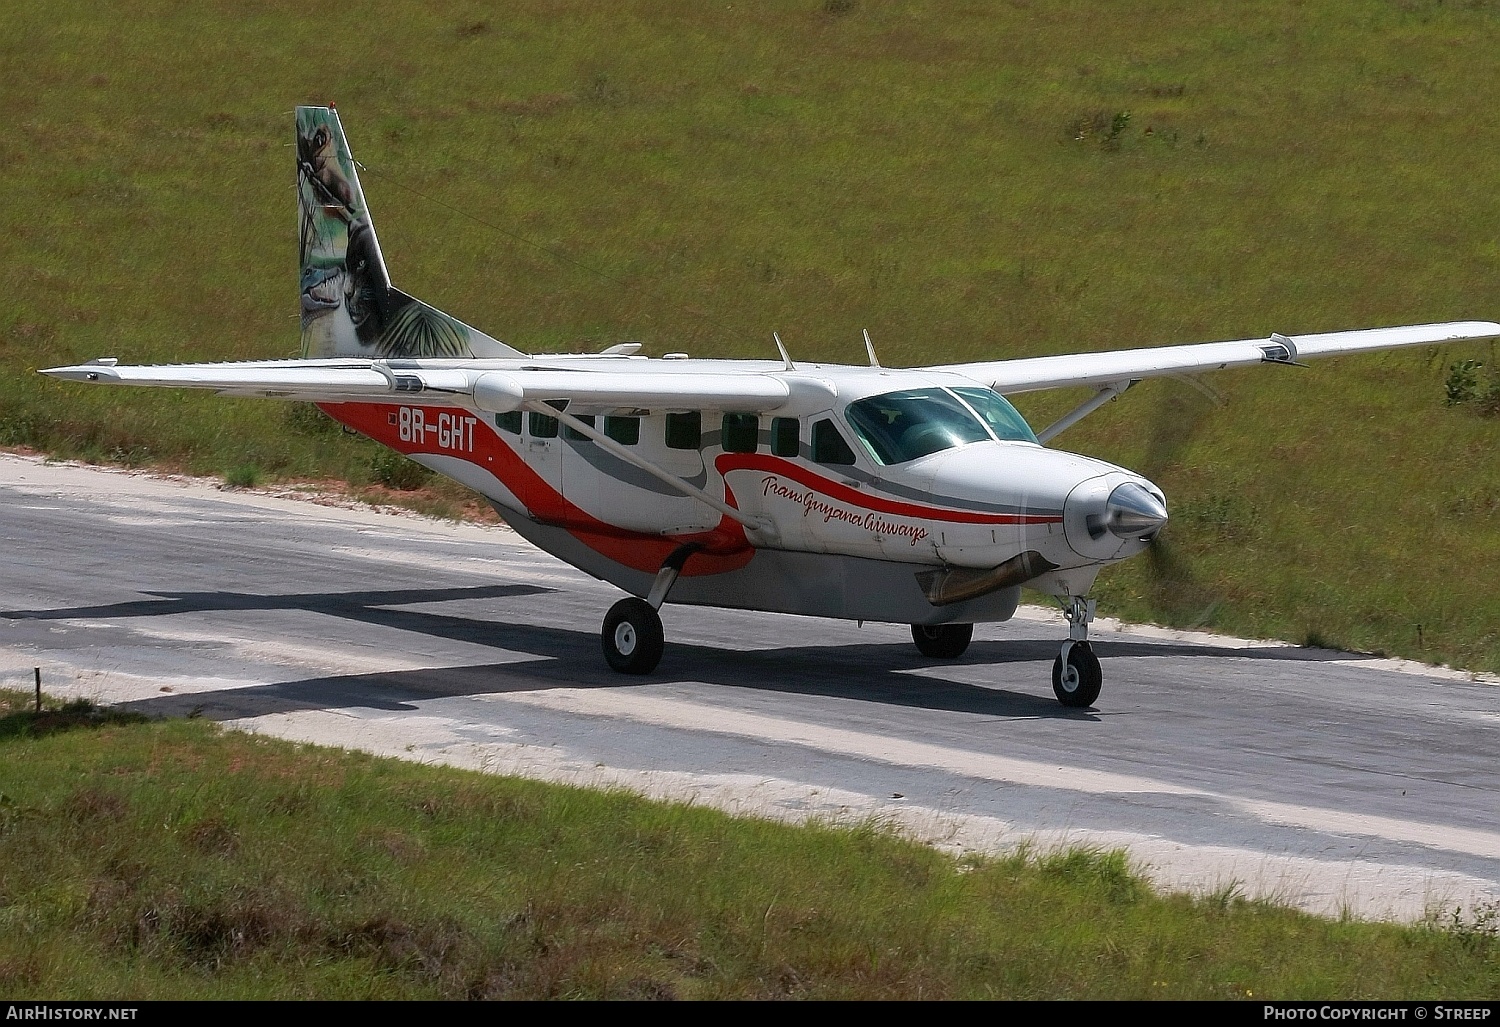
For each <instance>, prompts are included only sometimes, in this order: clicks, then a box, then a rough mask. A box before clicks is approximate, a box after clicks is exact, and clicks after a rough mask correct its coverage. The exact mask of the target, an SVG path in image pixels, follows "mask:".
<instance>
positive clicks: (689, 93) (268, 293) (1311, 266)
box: [0, 0, 1500, 670]
mask: <svg viewBox="0 0 1500 1027" xmlns="http://www.w3.org/2000/svg"><path fill="white" fill-rule="evenodd" d="M1497 30H1500V4H1496V3H1492V2H1482V0H1473V2H1468V3H1443V2H1440V0H1350V2H1348V3H1343V4H1287V3H1281V2H1274V3H1273V2H1249V0H1247V2H1241V3H1233V4H1202V3H1188V2H1185V0H1184V2H1154V3H1153V2H1129V3H1114V4H1097V3H1086V2H1081V0H1079V2H1065V0H1058V2H1046V0H1034V2H1021V0H1017V2H1014V3H993V4H989V3H968V4H939V3H931V4H920V3H906V2H896V0H859V2H856V3H842V2H840V3H828V2H824V0H797V2H784V3H763V4H735V5H702V4H692V3H665V2H657V3H617V4H610V5H598V4H592V3H587V2H582V0H579V2H565V0H525V2H520V0H518V2H515V3H506V4H485V3H480V2H476V0H453V2H435V3H431V4H423V5H408V6H403V7H401V8H399V9H393V8H391V7H389V6H387V5H377V4H369V3H358V2H353V3H348V4H344V5H341V6H340V7H339V8H338V10H337V12H336V13H335V12H333V11H331V10H328V9H324V8H320V7H316V6H310V5H306V4H293V3H277V2H264V3H255V4H230V3H218V4H212V3H204V4H192V5H185V4H180V3H165V2H163V3H151V2H144V0H143V2H140V3H133V4H130V5H105V6H101V5H97V4H86V3H81V2H78V0H46V2H41V0H12V2H10V3H7V4H6V5H4V7H3V9H0V118H3V119H4V120H3V123H4V124H5V126H6V128H5V131H4V132H3V133H0V369H3V372H4V374H3V375H0V444H11V445H28V446H34V447H38V448H41V449H43V450H46V451H49V452H54V453H58V454H62V455H69V456H82V457H85V458H88V459H95V460H111V461H120V462H126V463H137V464H161V465H167V466H173V467H181V468H185V469H188V470H193V471H198V472H212V473H221V474H227V475H230V476H232V477H235V478H236V479H237V480H243V481H251V480H257V479H262V478H266V477H275V478H281V479H298V478H322V477H330V476H331V477H338V478H344V479H347V480H350V481H352V482H354V483H355V484H356V485H360V484H363V483H366V482H370V481H380V480H382V478H383V476H386V475H387V474H388V469H387V470H382V468H381V466H379V465H377V464H376V462H375V461H376V453H375V450H374V449H373V448H372V447H371V446H369V445H368V444H365V443H361V442H358V441H354V440H350V439H348V438H346V437H344V436H341V435H339V434H338V433H337V432H330V431H326V430H322V429H320V428H319V427H317V425H316V422H315V421H311V420H310V419H309V418H307V417H305V416H302V415H299V414H297V413H294V412H290V411H288V410H287V409H286V408H283V407H280V406H277V405H275V404H270V403H260V404H257V403H254V402H251V401H230V400H218V399H213V398H209V397H203V396H194V395H186V394H168V393H163V394H146V393H130V394H126V393H122V392H113V391H107V390H102V389H87V388H82V387H76V386H73V387H69V386H64V385H61V384H57V383H50V382H46V381H43V380H41V379H39V378H38V377H37V376H35V375H33V374H32V373H31V372H32V371H33V370H34V369H35V368H37V367H39V366H46V365H49V364H54V363H62V362H70V361H74V360H81V359H88V358H91V357H95V356H99V355H101V354H112V355H115V356H118V357H120V358H121V359H122V360H126V361H131V362H137V361H150V360H191V359H205V358H248V357H274V356H286V355H289V354H291V353H292V352H294V351H295V349H296V346H297V332H296V321H295V315H296V310H297V307H296V286H295V284H294V278H295V270H294V263H295V259H294V251H295V238H294V231H293V198H292V181H293V172H292V156H291V150H290V149H289V144H290V142H291V138H292V129H291V117H290V113H289V112H290V110H291V108H292V107H293V105H295V104H296V103H298V102H303V101H327V100H334V101H337V102H338V103H339V106H340V110H341V112H342V113H343V115H344V118H345V122H346V125H347V127H348V129H349V132H350V135H351V141H352V143H353V146H354V149H355V152H356V154H357V155H358V156H359V157H360V159H361V160H362V161H363V162H364V163H365V164H366V166H367V168H368V172H367V173H366V174H365V176H364V177H365V186H366V191H367V193H368V195H369V199H370V203H371V206H372V209H373V211H374V215H375V219H376V224H377V225H378V227H379V230H380V232H381V239H382V243H383V247H384V250H385V253H386V255H387V258H388V260H389V262H390V263H391V265H392V269H393V274H394V275H395V277H396V280H397V284H399V285H400V286H402V287H403V288H405V289H406V290H407V291H409V292H413V293H415V294H417V295H420V296H422V297H424V298H426V299H428V300H429V301H431V302H433V303H435V304H437V305H439V306H441V307H444V308H445V309H448V310H450V311H451V312H452V313H454V314H456V315H458V316H460V317H463V318H465V319H466V320H469V321H471V322H472V323H474V324H476V325H478V326H480V327H483V328H484V329H486V330H487V331H489V332H490V333H491V334H494V335H496V336H497V337H500V338H504V339H506V340H507V341H509V342H511V343H513V344H514V345H517V346H519V347H521V348H523V349H527V350H545V349H554V348H561V349H586V348H597V347H600V346H603V345H606V344H609V343H612V342H615V341H619V340H623V339H637V340H641V341H643V342H644V343H645V344H646V347H647V351H648V352H653V353H662V352H666V351H671V350H688V351H690V352H693V353H695V354H701V355H725V356H749V355H761V356H765V355H770V354H771V353H772V352H773V351H772V349H771V344H770V332H771V331H772V330H773V329H777V330H779V331H780V332H781V334H782V337H783V338H784V339H785V340H786V341H787V343H788V345H789V346H790V348H791V350H792V352H793V353H794V355H797V356H802V357H809V358H811V357H818V358H823V359H845V360H851V361H854V360H859V359H862V347H861V344H860V340H859V329H860V328H863V327H868V328H869V329H870V331H871V332H872V334H873V336H874V338H875V340H876V343H877V345H878V347H879V349H880V352H881V355H882V357H883V359H884V360H885V362H887V363H889V364H900V363H907V362H910V363H927V362H933V361H938V360H957V359H966V358H976V357H981V356H988V357H1003V356H1012V355H1016V356H1019V355H1031V354H1040V353H1050V352H1060V351H1066V350H1071V349H1077V348H1089V349H1094V348H1114V347H1124V346H1136V345H1147V344H1155V343H1169V342H1189V341H1200V340H1209V339H1218V338H1240V337H1248V336H1261V335H1266V334H1268V333H1270V332H1272V331H1282V332H1290V333H1296V332H1299V331H1320V330H1332V329H1340V328H1353V327H1364V326H1372V325H1383V324H1397V323H1414V322H1424V321H1439V320H1447V319H1456V318H1470V317H1482V318H1492V317H1494V316H1495V315H1496V314H1497V312H1500V310H1497V308H1500V302H1497V286H1496V283H1497V280H1500V241H1497V236H1496V232H1497V226H1500V152H1497V150H1500V143H1497V140H1500V131H1497V128H1500V125H1497V122H1500V74H1497V72H1500V67H1497V64H1500V49H1497V48H1496V47H1495V45H1494V42H1495V39H1496V35H1497ZM1461 359H1473V360H1478V361H1482V362H1483V363H1484V364H1486V365H1487V366H1485V367H1484V368H1482V369H1480V371H1479V375H1478V388H1479V390H1480V391H1481V392H1483V391H1484V390H1486V389H1488V388H1490V387H1491V381H1492V379H1491V377H1490V376H1491V373H1492V371H1494V370H1496V369H1500V361H1497V359H1496V354H1495V352H1494V349H1493V347H1491V346H1489V345H1488V344H1480V345H1470V346H1467V347H1447V348H1433V349H1430V350H1424V351H1413V352H1404V353H1399V354H1391V355H1383V356H1370V357H1362V358H1346V359H1341V360H1335V361H1323V362H1319V363H1318V364H1317V365H1315V367H1314V368H1313V369H1310V370H1290V369H1282V368H1268V369H1260V370H1257V371H1245V372H1236V373H1229V374H1224V375H1220V376H1216V377H1213V378H1211V379H1210V380H1209V384H1210V385H1211V386H1212V388H1213V389H1214V390H1215V391H1216V392H1217V393H1218V394H1219V396H1220V397H1221V399H1222V401H1223V402H1222V405H1214V404H1212V403H1209V402H1208V401H1207V400H1205V399H1203V398H1202V397H1201V396H1200V395H1199V393H1198V392H1196V391H1194V390H1193V389H1192V388H1189V387H1188V386H1187V385H1184V384H1182V383H1178V382H1175V381H1168V382H1158V383H1151V384H1147V385H1143V386H1141V387H1140V388H1139V389H1137V390H1136V391H1134V392H1132V393H1131V394H1130V395H1129V396H1126V397H1124V398H1122V399H1121V400H1120V401H1118V402H1116V403H1114V404H1111V405H1109V406H1108V407H1107V408H1106V409H1105V410H1103V411H1102V412H1100V413H1099V414H1096V415H1095V416H1094V417H1093V418H1091V419H1090V420H1088V421H1086V422H1084V424H1083V425H1081V426H1080V427H1078V428H1077V429H1075V430H1074V431H1072V432H1070V433H1069V434H1067V435H1064V436H1062V437H1061V439H1060V440H1059V444H1060V445H1065V446H1067V447H1069V448H1076V449H1079V450H1081V451H1084V452H1088V453H1092V454H1096V455H1099V456H1102V457H1105V458H1107V459H1111V460H1116V461H1119V462H1121V463H1124V464H1126V465H1127V466H1133V467H1136V468H1138V469H1140V470H1142V471H1144V472H1146V473H1147V474H1149V475H1151V476H1153V477H1154V478H1155V480H1157V481H1158V482H1160V483H1161V484H1162V485H1163V487H1164V488H1165V489H1166V491H1167V494H1168V498H1169V501H1170V505H1171V507H1172V511H1173V521H1172V524H1171V526H1170V527H1169V529H1168V531H1167V533H1166V536H1165V537H1166V540H1167V543H1168V545H1167V546H1166V547H1165V548H1164V550H1163V552H1162V553H1161V554H1159V558H1158V559H1156V560H1154V561H1148V560H1145V559H1141V560H1137V561H1134V562H1133V563H1130V564H1127V565H1124V566H1122V567H1121V568H1118V569H1116V570H1112V571H1110V572H1108V573H1107V574H1106V575H1105V577H1104V578H1103V579H1102V584H1101V588H1100V595H1101V597H1102V599H1103V604H1102V605H1103V607H1104V608H1105V609H1106V610H1107V611H1108V612H1111V613H1114V614H1118V615H1122V616H1125V617H1128V618H1135V619H1152V620H1165V621H1170V622H1173V623H1178V624H1197V625H1206V626H1211V627H1215V628H1220V629H1225V630H1230V631H1234V632H1236V633H1240V634H1248V635H1256V636H1279V637H1285V638H1291V639H1293V640H1303V639H1309V640H1314V641H1322V642H1324V643H1327V644H1332V645H1341V646H1349V647H1357V648H1362V649H1378V650H1383V651H1386V652H1389V653H1392V654H1398V655H1403V656H1412V657H1417V658H1421V659H1426V660H1432V661H1450V662H1453V663H1455V664H1458V665H1461V666H1465V667H1472V668H1485V669H1491V670H1496V669H1500V626H1497V625H1500V598H1497V596H1496V593H1495V589H1494V583H1495V582H1496V581H1497V580H1500V461H1497V460H1496V459H1495V456H1494V454H1495V453H1496V450H1497V444H1500V419H1497V418H1495V417H1486V416H1483V415H1482V413H1481V406H1482V404H1480V403H1477V402H1475V403H1465V404H1460V405H1457V406H1447V405H1445V402H1444V384H1445V380H1446V378H1447V375H1448V367H1449V365H1451V364H1452V363H1453V362H1455V361H1458V360H1461ZM1497 395H1500V394H1497ZM1077 398H1078V397H1076V396H1072V395H1056V396H1051V395H1047V396H1040V397H1034V398H1032V397H1023V402H1022V406H1023V409H1024V410H1025V411H1026V412H1027V413H1028V414H1029V415H1030V416H1031V417H1032V418H1033V419H1034V421H1036V422H1037V423H1038V424H1045V423H1046V422H1047V421H1048V420H1049V419H1050V418H1051V417H1052V416H1053V415H1055V414H1056V413H1058V412H1060V411H1061V410H1063V409H1065V408H1066V407H1067V406H1069V405H1071V404H1072V403H1073V402H1075V401H1076V399H1077Z"/></svg>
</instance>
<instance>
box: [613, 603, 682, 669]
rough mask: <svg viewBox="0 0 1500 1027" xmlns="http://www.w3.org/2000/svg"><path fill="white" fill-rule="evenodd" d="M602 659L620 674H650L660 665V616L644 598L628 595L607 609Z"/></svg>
mask: <svg viewBox="0 0 1500 1027" xmlns="http://www.w3.org/2000/svg"><path fill="white" fill-rule="evenodd" d="M599 640H600V641H601V642H603V643H604V659H605V661H606V662H607V663H608V664H609V665H610V667H612V668H614V669H615V670H617V671H619V672H620V673H621V674H650V673H651V672H652V671H653V670H655V669H656V665H657V664H658V663H660V662H661V651H662V649H663V647H664V646H665V644H666V643H665V636H664V635H663V634H662V630H661V617H660V616H659V615H658V614H657V612H656V611H655V610H653V609H652V608H651V604H650V603H648V602H646V600H644V599H637V598H636V597H635V596H631V597H630V598H629V599H621V600H620V601H619V602H618V603H616V604H615V605H613V606H611V607H610V608H609V613H608V614H606V615H605V617H604V630H602V631H601V632H600V633H599Z"/></svg>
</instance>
